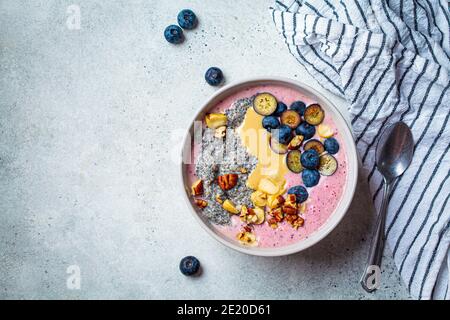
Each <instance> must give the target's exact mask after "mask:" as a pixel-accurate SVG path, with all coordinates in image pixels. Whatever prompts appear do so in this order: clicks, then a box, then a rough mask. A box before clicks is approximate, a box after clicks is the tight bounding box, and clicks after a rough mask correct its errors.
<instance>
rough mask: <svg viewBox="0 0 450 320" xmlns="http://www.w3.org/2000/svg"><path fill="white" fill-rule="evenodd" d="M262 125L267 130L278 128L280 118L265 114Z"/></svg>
mask: <svg viewBox="0 0 450 320" xmlns="http://www.w3.org/2000/svg"><path fill="white" fill-rule="evenodd" d="M262 126H263V128H264V129H266V130H267V131H271V130H272V129H276V128H278V127H279V126H280V120H278V118H277V117H274V116H265V117H264V118H263V120H262Z"/></svg>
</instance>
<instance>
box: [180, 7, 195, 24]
mask: <svg viewBox="0 0 450 320" xmlns="http://www.w3.org/2000/svg"><path fill="white" fill-rule="evenodd" d="M177 20H178V24H179V25H180V27H182V28H183V29H194V28H195V26H196V25H197V16H196V15H195V13H194V12H193V11H192V10H190V9H184V10H181V11H180V13H179V14H178V16H177Z"/></svg>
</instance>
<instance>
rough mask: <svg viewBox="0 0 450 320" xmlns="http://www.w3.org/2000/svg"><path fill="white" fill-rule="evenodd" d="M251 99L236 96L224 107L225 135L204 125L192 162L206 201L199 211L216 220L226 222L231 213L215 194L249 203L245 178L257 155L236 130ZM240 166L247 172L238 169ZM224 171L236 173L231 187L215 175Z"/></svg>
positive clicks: (227, 222)
mask: <svg viewBox="0 0 450 320" xmlns="http://www.w3.org/2000/svg"><path fill="white" fill-rule="evenodd" d="M252 101H253V100H252V98H244V99H239V100H237V101H235V102H234V103H233V104H232V105H231V107H230V108H229V109H227V110H226V111H225V114H226V115H227V118H228V122H227V131H226V136H225V139H218V138H216V137H214V130H212V129H209V128H207V129H205V131H204V133H203V136H202V145H201V152H200V154H199V157H198V160H197V163H196V165H195V173H196V175H197V177H198V178H200V179H202V180H203V189H204V195H203V198H204V199H205V200H206V201H208V206H207V207H206V208H204V209H203V210H202V212H203V214H204V215H205V216H206V217H207V218H208V219H209V220H210V221H211V222H212V223H215V224H219V225H225V224H229V223H230V222H231V219H230V213H229V212H228V211H226V210H224V209H223V208H222V205H221V204H220V203H218V202H217V201H216V196H220V198H221V199H222V200H225V199H229V200H230V201H231V202H233V203H234V204H235V205H236V206H238V205H241V206H242V205H246V206H251V204H252V203H251V201H250V195H251V193H252V192H253V191H252V190H251V189H249V188H248V187H247V186H246V182H247V178H248V174H249V173H250V172H252V171H253V169H254V168H255V166H256V163H257V159H256V158H255V157H254V156H252V155H250V154H249V153H248V152H247V149H246V147H245V146H243V145H242V143H241V139H240V137H239V135H238V134H237V132H236V129H237V128H238V127H239V126H240V125H241V124H242V121H243V120H244V117H245V113H246V112H247V109H248V108H249V107H250V106H251V105H252ZM242 168H243V169H245V171H246V173H242V172H241V169H242ZM227 173H236V174H237V175H238V183H237V184H236V186H235V187H234V188H232V189H231V190H227V191H223V190H222V189H221V188H220V187H219V186H218V184H217V182H216V179H217V177H218V176H220V175H224V174H227Z"/></svg>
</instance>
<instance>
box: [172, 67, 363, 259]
mask: <svg viewBox="0 0 450 320" xmlns="http://www.w3.org/2000/svg"><path fill="white" fill-rule="evenodd" d="M258 83H259V84H260V85H261V84H263V83H264V84H267V83H280V84H283V83H285V84H288V85H290V86H295V87H297V88H299V89H302V90H304V91H307V92H309V93H311V94H313V95H315V96H316V97H317V98H319V99H320V100H322V101H324V102H325V103H326V107H327V108H331V109H333V111H334V112H335V113H336V114H337V115H338V116H339V118H340V119H338V121H339V122H340V123H341V124H343V126H342V128H343V129H344V134H343V136H344V139H345V146H346V153H347V154H346V156H347V169H348V170H347V183H346V190H345V192H344V194H343V196H342V198H341V199H340V202H339V205H338V207H337V208H336V210H335V212H334V213H333V214H332V215H331V216H330V217H329V218H328V220H327V221H326V222H325V223H324V224H323V225H322V226H321V227H320V228H319V229H318V230H316V231H315V232H313V233H312V234H311V235H310V236H309V237H307V238H305V239H303V240H300V241H298V242H295V243H293V244H291V245H288V246H281V247H274V248H259V249H258V247H250V246H248V247H245V246H241V245H238V244H237V243H233V242H231V241H229V240H225V239H224V238H225V236H223V237H221V236H219V235H218V234H217V232H214V231H213V230H212V227H210V226H209V225H208V224H207V223H206V222H205V221H204V220H203V219H202V218H201V217H200V214H201V213H199V212H197V211H196V210H195V209H194V207H193V205H192V202H191V201H190V198H189V196H188V193H187V192H186V185H185V173H184V171H185V170H184V167H185V164H184V163H183V150H184V146H185V145H186V143H187V141H188V139H189V143H192V141H191V135H190V134H189V133H190V128H191V127H192V124H193V123H194V121H195V120H196V119H198V117H199V115H200V114H201V113H202V112H204V110H205V109H207V108H208V107H211V106H210V103H211V102H212V101H214V100H215V99H216V98H217V97H218V96H220V95H222V94H224V93H225V92H227V91H229V90H232V89H233V88H236V87H241V86H242V87H245V86H248V87H250V86H254V85H258ZM333 120H335V119H333ZM180 157H181V159H180V171H179V173H180V183H179V184H180V186H181V192H182V193H183V194H184V196H183V197H184V199H185V201H186V204H187V205H188V207H189V208H190V210H191V213H192V215H193V216H194V218H195V220H197V222H198V223H199V224H200V225H201V226H202V228H203V229H204V230H205V231H206V232H207V233H208V234H209V235H210V236H212V237H213V238H214V239H215V240H217V241H218V242H220V243H221V244H223V245H225V246H227V247H229V248H232V249H234V250H236V251H239V252H242V253H245V254H249V255H255V256H266V257H276V256H284V255H290V254H294V253H298V252H300V251H303V250H305V249H307V248H309V247H311V246H313V245H315V244H317V243H318V242H319V241H321V240H322V239H323V238H325V237H326V236H327V235H328V234H329V233H331V231H333V230H334V229H335V228H336V226H337V225H338V224H339V223H340V222H341V220H342V219H343V218H344V216H345V214H346V213H347V211H348V208H349V206H350V204H351V202H352V200H353V196H354V194H355V190H356V185H357V181H358V156H357V153H356V146H355V142H354V139H353V134H352V130H351V128H350V126H349V124H348V122H347V121H346V120H345V117H344V116H343V114H342V112H341V111H340V110H339V109H338V108H337V107H336V105H335V104H334V103H333V102H331V101H330V100H329V99H328V98H326V97H325V96H324V95H323V94H322V93H320V92H318V91H317V90H316V89H314V88H312V87H311V86H309V85H307V84H305V83H303V82H301V81H298V80H292V79H289V78H285V77H276V76H266V77H253V78H245V79H242V80H239V81H236V82H233V83H230V84H228V85H225V86H223V87H222V88H220V89H219V90H217V91H216V92H215V93H214V94H213V95H212V96H210V97H209V98H208V99H207V100H206V102H205V103H203V105H202V106H201V108H199V109H198V111H197V112H196V113H195V115H194V117H193V118H192V120H191V121H190V122H189V127H188V130H187V131H186V133H185V136H184V138H183V143H182V148H181V152H180ZM337 209H340V210H337Z"/></svg>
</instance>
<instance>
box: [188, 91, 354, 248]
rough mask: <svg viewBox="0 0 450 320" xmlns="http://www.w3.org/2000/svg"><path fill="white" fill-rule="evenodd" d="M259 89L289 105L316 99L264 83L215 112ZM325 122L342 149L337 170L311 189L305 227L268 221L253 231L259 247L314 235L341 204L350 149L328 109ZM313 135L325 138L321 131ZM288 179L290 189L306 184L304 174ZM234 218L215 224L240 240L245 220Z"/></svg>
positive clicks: (223, 103) (233, 97)
mask: <svg viewBox="0 0 450 320" xmlns="http://www.w3.org/2000/svg"><path fill="white" fill-rule="evenodd" d="M259 92H269V93H271V94H273V95H274V96H275V97H276V98H277V100H278V101H283V102H284V103H285V104H286V105H288V106H289V105H290V104H291V103H292V102H294V101H297V100H301V101H304V102H305V103H306V105H309V104H311V103H315V102H316V101H314V100H313V99H312V98H311V97H309V96H307V95H305V94H303V93H302V92H299V91H297V90H295V89H292V88H289V87H284V86H281V85H262V86H255V87H250V88H248V89H245V90H242V91H240V92H237V93H235V94H233V95H231V96H229V97H227V98H226V99H224V100H222V101H221V102H219V103H218V104H217V106H216V107H215V108H214V109H213V110H212V111H211V112H223V111H224V110H225V109H227V108H229V107H230V106H231V104H232V103H233V102H234V101H236V100H238V99H241V98H245V97H251V96H253V95H255V94H257V93H259ZM323 123H324V124H327V125H328V126H330V127H331V128H332V129H333V130H334V132H335V135H334V138H336V140H337V141H338V142H339V145H340V149H339V152H338V153H337V154H335V155H334V157H335V158H336V160H337V161H338V169H337V171H336V172H335V173H334V174H333V175H331V176H321V179H320V181H319V184H318V185H317V186H315V187H312V188H308V193H309V198H308V200H307V201H306V208H307V209H306V212H305V213H304V214H303V215H302V217H303V218H304V220H305V224H304V226H302V227H300V228H298V229H297V230H295V229H294V228H292V226H291V225H289V224H288V223H287V222H282V223H280V224H279V226H278V228H277V229H272V228H271V227H270V226H269V225H268V224H267V223H263V224H260V225H253V230H254V231H253V232H254V233H255V235H256V238H257V241H258V247H281V246H287V245H290V244H293V243H295V242H298V241H301V240H304V239H306V238H308V237H309V236H310V235H311V234H313V233H314V232H315V231H317V230H318V229H319V228H320V227H321V226H323V225H324V223H325V222H326V221H327V220H328V219H329V218H330V216H331V215H332V214H333V212H334V211H335V209H336V207H337V206H338V204H339V201H340V199H341V196H342V194H343V192H344V189H345V184H346V181H347V159H346V148H345V145H344V141H343V139H341V136H340V132H339V131H338V129H337V128H336V126H335V124H334V122H333V119H331V118H330V116H329V115H328V114H327V113H326V111H325V119H324V121H323ZM316 131H317V130H316ZM313 138H315V139H318V140H321V138H320V137H319V136H318V135H317V134H316V136H315V137H313ZM194 154H195V150H194ZM194 161H195V155H194ZM194 167H195V165H191V166H190V167H189V174H190V178H191V181H194V180H195V179H196V178H195V176H194ZM285 179H286V182H287V188H290V187H292V186H295V185H299V184H300V185H302V178H301V174H295V173H288V174H287V175H286V176H285ZM231 221H232V223H231V225H225V226H221V225H213V226H214V228H216V229H217V230H218V231H219V232H220V233H222V234H223V235H225V236H226V237H229V238H230V239H232V240H233V241H236V242H237V240H236V235H237V233H239V232H240V231H241V230H242V227H243V226H244V225H245V223H244V222H241V220H240V219H239V217H238V216H233V217H232V218H231Z"/></svg>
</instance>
